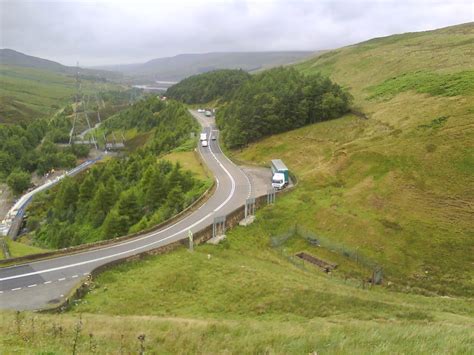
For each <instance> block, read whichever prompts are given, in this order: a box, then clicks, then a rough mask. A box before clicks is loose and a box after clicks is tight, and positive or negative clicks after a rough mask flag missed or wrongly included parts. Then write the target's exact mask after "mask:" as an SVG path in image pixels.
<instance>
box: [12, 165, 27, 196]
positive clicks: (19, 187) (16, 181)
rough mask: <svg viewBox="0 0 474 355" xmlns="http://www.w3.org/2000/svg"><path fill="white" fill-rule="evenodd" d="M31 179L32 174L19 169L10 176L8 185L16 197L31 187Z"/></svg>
mask: <svg viewBox="0 0 474 355" xmlns="http://www.w3.org/2000/svg"><path fill="white" fill-rule="evenodd" d="M30 179H31V177H30V174H28V173H27V172H25V171H23V170H19V169H17V170H14V171H13V172H12V173H11V174H10V175H9V176H8V178H7V184H8V186H10V188H11V189H12V190H13V192H14V193H15V194H16V195H19V194H21V193H22V192H23V191H25V190H26V189H27V188H28V187H29V186H30Z"/></svg>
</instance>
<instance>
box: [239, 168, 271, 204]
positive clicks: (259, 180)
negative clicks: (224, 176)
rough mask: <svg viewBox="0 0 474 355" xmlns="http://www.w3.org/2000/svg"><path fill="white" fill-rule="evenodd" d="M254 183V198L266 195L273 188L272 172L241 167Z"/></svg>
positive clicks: (264, 169) (267, 169) (268, 169)
mask: <svg viewBox="0 0 474 355" xmlns="http://www.w3.org/2000/svg"><path fill="white" fill-rule="evenodd" d="M241 168H242V170H243V171H244V172H245V173H246V174H247V176H248V177H249V179H250V182H251V183H252V197H258V196H262V195H266V194H267V192H268V189H270V188H271V187H272V171H271V169H270V168H262V167H255V166H241Z"/></svg>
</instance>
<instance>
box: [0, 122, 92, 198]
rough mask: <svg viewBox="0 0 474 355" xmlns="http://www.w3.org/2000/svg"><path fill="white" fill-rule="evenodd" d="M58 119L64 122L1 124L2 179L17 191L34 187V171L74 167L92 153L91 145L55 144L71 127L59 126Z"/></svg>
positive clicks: (0, 171) (0, 178)
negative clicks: (88, 146)
mask: <svg viewBox="0 0 474 355" xmlns="http://www.w3.org/2000/svg"><path fill="white" fill-rule="evenodd" d="M57 122H61V121H57V120H56V121H54V122H48V121H47V120H46V119H39V120H36V121H33V122H31V123H29V124H21V125H0V181H6V182H7V183H8V185H9V186H10V188H11V189H12V190H13V192H14V193H15V194H20V193H22V192H23V191H24V190H26V189H27V188H28V187H29V186H30V176H31V173H33V172H35V171H36V172H37V173H38V174H39V175H43V174H45V173H46V172H48V171H50V170H51V169H53V168H71V167H73V166H74V165H75V164H76V160H77V158H78V157H85V156H87V155H88V152H89V149H88V148H87V147H83V146H74V145H73V146H70V147H65V148H59V147H58V146H57V145H56V144H54V143H53V140H54V139H55V138H57V135H61V134H62V133H61V132H65V131H67V126H65V127H63V128H61V127H58V126H56V125H55V123H57ZM52 139H53V140H52Z"/></svg>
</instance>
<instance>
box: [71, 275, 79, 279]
mask: <svg viewBox="0 0 474 355" xmlns="http://www.w3.org/2000/svg"><path fill="white" fill-rule="evenodd" d="M71 277H72V278H73V279H75V278H76V277H79V275H72V276H71Z"/></svg>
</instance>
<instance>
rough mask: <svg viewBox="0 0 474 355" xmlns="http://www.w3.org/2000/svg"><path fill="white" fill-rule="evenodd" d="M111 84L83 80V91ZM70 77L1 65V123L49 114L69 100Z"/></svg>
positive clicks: (72, 79) (71, 82)
mask: <svg viewBox="0 0 474 355" xmlns="http://www.w3.org/2000/svg"><path fill="white" fill-rule="evenodd" d="M108 86H110V84H103V83H96V82H92V81H89V80H82V90H83V92H85V93H87V92H91V91H94V90H95V91H97V90H99V88H101V89H104V88H105V87H108ZM75 92H76V86H75V79H74V77H73V76H67V75H62V74H58V73H54V72H50V71H47V70H41V69H33V68H22V67H15V66H9V65H2V64H0V107H1V109H0V123H19V122H24V121H30V120H32V119H35V118H38V117H44V116H48V115H50V114H52V113H53V112H54V111H56V110H58V108H59V107H60V106H62V105H64V104H65V103H67V102H70V101H71V100H72V96H73V95H74V93H75Z"/></svg>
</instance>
